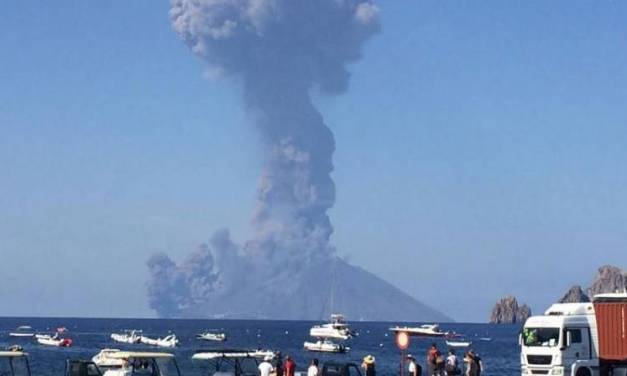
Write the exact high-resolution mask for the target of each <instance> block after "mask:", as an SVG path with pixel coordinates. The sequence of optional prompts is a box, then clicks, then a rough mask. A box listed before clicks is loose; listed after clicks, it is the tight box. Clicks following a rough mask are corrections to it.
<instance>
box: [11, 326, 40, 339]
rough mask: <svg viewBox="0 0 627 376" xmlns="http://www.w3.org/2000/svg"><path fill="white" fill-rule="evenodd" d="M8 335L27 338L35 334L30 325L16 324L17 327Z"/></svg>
mask: <svg viewBox="0 0 627 376" xmlns="http://www.w3.org/2000/svg"><path fill="white" fill-rule="evenodd" d="M9 336H10V337H23V338H29V337H34V336H35V332H34V331H33V328H32V327H30V326H28V325H22V326H18V327H17V329H15V331H14V332H10V333H9Z"/></svg>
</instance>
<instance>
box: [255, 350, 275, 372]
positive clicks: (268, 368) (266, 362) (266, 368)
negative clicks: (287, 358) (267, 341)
mask: <svg viewBox="0 0 627 376" xmlns="http://www.w3.org/2000/svg"><path fill="white" fill-rule="evenodd" d="M271 361H272V357H271V356H269V355H268V356H266V357H265V358H263V362H261V363H260V364H259V367H258V368H259V376H270V374H271V373H272V372H273V371H274V367H273V366H272V364H271V363H270V362H271Z"/></svg>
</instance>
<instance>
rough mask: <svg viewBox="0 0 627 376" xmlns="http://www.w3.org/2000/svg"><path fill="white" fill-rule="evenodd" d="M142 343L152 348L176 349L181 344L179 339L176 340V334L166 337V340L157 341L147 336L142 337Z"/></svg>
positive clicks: (159, 339) (158, 339)
mask: <svg viewBox="0 0 627 376" xmlns="http://www.w3.org/2000/svg"><path fill="white" fill-rule="evenodd" d="M140 342H141V343H143V344H145V345H151V346H159V347H176V345H178V343H179V340H178V338H176V335H175V334H170V335H168V336H166V337H165V338H157V339H153V338H150V337H146V336H141V337H140Z"/></svg>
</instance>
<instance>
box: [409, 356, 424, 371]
mask: <svg viewBox="0 0 627 376" xmlns="http://www.w3.org/2000/svg"><path fill="white" fill-rule="evenodd" d="M407 361H408V363H409V364H408V365H407V371H409V376H422V367H421V366H420V364H418V362H417V361H416V358H414V357H413V356H411V355H407Z"/></svg>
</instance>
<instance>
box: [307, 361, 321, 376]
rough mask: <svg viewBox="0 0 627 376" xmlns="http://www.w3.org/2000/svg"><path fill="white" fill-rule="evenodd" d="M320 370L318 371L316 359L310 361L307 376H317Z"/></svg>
mask: <svg viewBox="0 0 627 376" xmlns="http://www.w3.org/2000/svg"><path fill="white" fill-rule="evenodd" d="M319 373H320V370H319V369H318V359H314V360H312V361H311V364H310V365H309V368H308V369H307V376H318V374H319Z"/></svg>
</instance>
